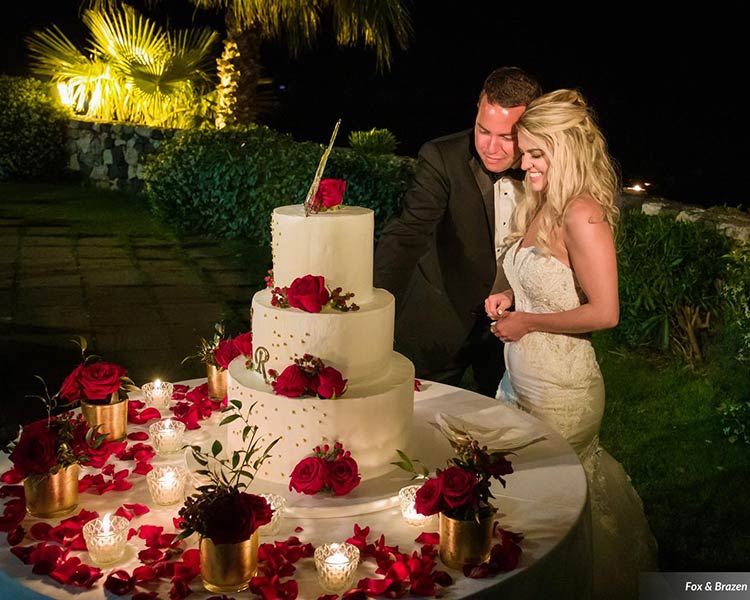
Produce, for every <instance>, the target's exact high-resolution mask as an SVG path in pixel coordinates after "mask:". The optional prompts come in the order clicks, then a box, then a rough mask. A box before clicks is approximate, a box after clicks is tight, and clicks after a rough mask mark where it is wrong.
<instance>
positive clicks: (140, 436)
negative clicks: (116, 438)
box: [128, 431, 148, 442]
mask: <svg viewBox="0 0 750 600" xmlns="http://www.w3.org/2000/svg"><path fill="white" fill-rule="evenodd" d="M128 439H129V440H133V441H136V440H137V441H141V442H142V441H143V440H147V439H148V433H146V432H145V431H134V432H133V433H129V434H128Z"/></svg>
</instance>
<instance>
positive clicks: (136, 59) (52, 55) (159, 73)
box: [26, 5, 219, 127]
mask: <svg viewBox="0 0 750 600" xmlns="http://www.w3.org/2000/svg"><path fill="white" fill-rule="evenodd" d="M82 20H83V23H84V24H85V25H86V27H87V28H88V30H89V33H90V35H91V39H90V45H89V48H88V49H87V52H86V53H85V54H84V52H81V51H79V50H78V48H76V46H75V45H74V44H73V43H72V42H70V40H68V38H67V37H65V34H63V33H62V31H60V29H58V28H57V27H55V26H52V27H50V28H48V29H45V30H43V31H36V32H34V33H33V34H32V35H31V36H30V37H29V38H28V39H27V40H26V42H27V46H28V48H29V51H30V54H31V68H32V70H33V71H34V72H35V73H37V74H40V75H46V76H49V77H50V78H51V79H52V81H53V82H55V83H57V84H58V89H60V90H61V94H65V95H67V96H68V101H69V103H70V104H71V105H72V106H73V107H74V109H75V111H76V112H78V113H79V114H85V115H86V116H91V117H97V118H102V119H106V120H119V121H129V122H134V123H143V124H147V125H153V126H166V127H186V126H190V125H192V124H193V121H194V119H195V116H196V113H197V112H199V110H197V107H199V106H200V105H201V98H202V97H203V94H204V92H205V90H207V89H210V87H211V82H210V79H209V76H208V73H207V69H208V67H210V65H211V63H212V61H213V55H212V53H211V51H212V47H213V45H214V44H215V42H217V41H218V39H219V36H218V34H217V33H216V32H213V31H210V30H208V29H206V28H201V29H191V30H187V31H177V32H173V31H166V30H163V29H161V28H159V27H158V26H157V25H156V24H155V23H154V22H153V21H151V20H149V19H147V18H146V17H144V16H142V15H141V14H139V13H138V12H137V11H135V10H134V9H133V8H131V7H129V6H127V5H123V6H122V8H119V9H118V8H115V7H114V6H99V7H97V8H94V9H89V10H84V11H83V14H82Z"/></svg>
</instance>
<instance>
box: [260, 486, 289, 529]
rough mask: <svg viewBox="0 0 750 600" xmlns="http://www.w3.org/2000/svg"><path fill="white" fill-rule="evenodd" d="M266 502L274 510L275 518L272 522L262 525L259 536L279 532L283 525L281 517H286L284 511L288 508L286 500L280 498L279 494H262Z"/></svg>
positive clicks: (272, 518) (273, 517)
mask: <svg viewBox="0 0 750 600" xmlns="http://www.w3.org/2000/svg"><path fill="white" fill-rule="evenodd" d="M261 496H262V497H263V498H265V499H266V502H268V504H269V505H270V506H271V508H272V509H273V516H272V517H271V522H270V523H266V524H265V525H261V527H260V528H259V529H258V533H259V535H273V534H274V533H276V532H277V531H278V530H279V526H280V525H281V517H282V516H284V509H285V508H286V498H284V496H279V495H278V494H261Z"/></svg>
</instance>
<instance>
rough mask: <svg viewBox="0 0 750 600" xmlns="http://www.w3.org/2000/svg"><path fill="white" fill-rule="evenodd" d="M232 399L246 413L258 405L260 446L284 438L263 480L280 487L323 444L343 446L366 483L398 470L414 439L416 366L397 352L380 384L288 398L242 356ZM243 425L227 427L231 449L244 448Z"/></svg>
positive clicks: (232, 369) (232, 380) (234, 367)
mask: <svg viewBox="0 0 750 600" xmlns="http://www.w3.org/2000/svg"><path fill="white" fill-rule="evenodd" d="M227 396H228V398H229V399H230V400H240V401H241V402H242V406H243V412H244V411H247V410H248V409H249V408H250V406H251V405H253V404H254V407H253V411H252V418H251V422H252V423H253V424H256V425H258V428H259V432H260V433H261V434H262V435H263V439H262V441H261V447H262V448H264V447H265V446H266V445H267V444H268V443H270V442H271V441H273V440H274V439H276V438H281V439H280V441H279V442H278V443H277V444H276V445H275V446H274V448H273V450H272V451H271V455H270V457H269V458H268V459H267V460H266V461H265V462H264V463H263V465H262V466H261V468H260V470H259V471H258V473H257V477H258V478H259V479H264V480H267V481H272V482H276V483H281V484H288V483H289V476H290V475H291V473H292V470H293V469H294V467H295V466H296V465H297V463H298V462H299V461H300V460H302V459H303V458H305V457H307V456H310V455H311V454H312V451H313V448H314V447H315V446H318V445H322V444H331V445H332V444H333V443H334V442H340V443H341V444H343V446H344V448H345V449H346V450H349V451H350V452H351V454H352V457H353V458H354V460H356V461H357V464H358V466H359V472H360V475H361V477H362V480H363V481H365V480H368V479H373V478H376V477H379V476H381V475H383V474H385V473H387V472H389V471H391V470H393V469H394V467H393V465H392V464H391V463H392V462H393V461H396V460H398V455H397V454H396V450H397V449H398V450H404V449H406V448H407V444H408V443H409V440H410V438H411V429H412V417H413V413H414V365H413V364H412V362H411V361H410V360H408V359H407V358H405V357H404V356H402V355H401V354H398V353H397V352H394V353H393V357H392V359H391V361H390V368H389V369H388V370H387V371H386V372H385V373H384V374H383V375H382V376H381V377H379V378H378V379H377V380H373V381H368V382H354V383H352V382H350V384H349V385H348V386H347V389H346V392H345V393H344V395H343V396H341V397H340V398H335V399H320V398H287V397H286V396H277V395H276V394H275V393H274V392H273V389H272V388H271V386H270V385H268V384H266V383H265V382H264V381H263V378H262V377H261V376H260V375H259V374H258V373H256V372H254V371H248V370H247V368H246V367H245V359H244V357H239V358H236V359H235V360H234V361H233V362H232V363H231V364H230V365H229V386H228V393H227ZM243 427H244V423H243V422H242V421H239V420H238V421H234V422H233V423H230V424H228V425H226V429H227V440H226V441H227V447H228V448H229V449H230V450H235V449H238V448H241V447H243V442H242V428H243Z"/></svg>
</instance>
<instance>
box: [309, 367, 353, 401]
mask: <svg viewBox="0 0 750 600" xmlns="http://www.w3.org/2000/svg"><path fill="white" fill-rule="evenodd" d="M316 381H317V388H316V389H315V393H317V394H318V397H320V398H338V397H339V396H341V394H343V393H344V390H345V389H346V382H347V380H346V379H344V378H343V377H342V375H341V373H339V372H338V371H337V370H336V369H334V368H333V367H323V368H322V369H320V371H318V375H317V378H316Z"/></svg>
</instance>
